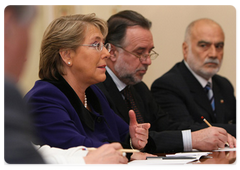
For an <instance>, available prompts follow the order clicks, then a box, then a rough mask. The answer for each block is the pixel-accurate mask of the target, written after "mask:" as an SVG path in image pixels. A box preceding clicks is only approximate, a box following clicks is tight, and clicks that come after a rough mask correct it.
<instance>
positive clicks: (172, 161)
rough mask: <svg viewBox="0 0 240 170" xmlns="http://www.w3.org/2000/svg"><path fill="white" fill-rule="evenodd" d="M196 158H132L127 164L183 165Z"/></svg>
mask: <svg viewBox="0 0 240 170" xmlns="http://www.w3.org/2000/svg"><path fill="white" fill-rule="evenodd" d="M195 160H196V159H167V160H166V159H165V160H163V159H161V158H159V159H148V160H134V161H131V162H129V163H128V165H184V164H187V163H189V162H192V161H195Z"/></svg>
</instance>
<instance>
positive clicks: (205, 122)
mask: <svg viewBox="0 0 240 170" xmlns="http://www.w3.org/2000/svg"><path fill="white" fill-rule="evenodd" d="M201 118H202V120H203V121H204V122H205V123H206V124H207V125H208V126H209V127H212V125H211V124H210V123H209V122H208V121H207V120H206V119H205V118H204V117H203V116H201ZM225 144H226V145H227V146H229V144H228V142H226V143H225Z"/></svg>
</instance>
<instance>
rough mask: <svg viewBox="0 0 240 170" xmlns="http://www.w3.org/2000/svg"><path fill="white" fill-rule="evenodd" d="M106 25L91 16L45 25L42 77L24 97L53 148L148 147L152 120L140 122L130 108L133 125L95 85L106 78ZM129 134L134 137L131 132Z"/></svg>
mask: <svg viewBox="0 0 240 170" xmlns="http://www.w3.org/2000/svg"><path fill="white" fill-rule="evenodd" d="M106 35H107V25H106V23H105V22H104V21H103V20H101V19H99V18H96V17H95V15H94V14H90V15H72V16H63V17H60V18H58V19H55V20H54V21H53V22H52V23H50V25H49V26H48V28H47V29H46V31H45V33H44V36H43V40H42V45H41V53H40V67H39V77H40V79H41V80H38V81H36V83H35V85H34V87H33V88H32V89H31V90H30V91H29V92H28V93H27V95H26V96H25V99H26V100H27V102H28V103H29V104H30V105H31V106H32V108H31V113H32V114H33V115H34V119H35V126H36V128H37V133H38V135H39V137H40V139H41V141H42V143H37V144H40V145H43V144H47V145H50V146H52V147H58V148H63V149H66V148H70V147H74V146H80V145H83V146H87V147H99V146H101V145H103V144H104V143H110V142H120V143H122V144H123V147H124V148H127V147H130V145H131V144H132V146H133V147H134V148H136V149H143V148H144V147H145V145H146V143H147V139H148V129H149V128H150V124H148V123H144V124H137V122H136V118H135V113H134V112H133V111H130V112H129V116H130V125H129V126H128V125H127V123H125V122H124V121H123V120H122V119H121V118H120V117H118V116H117V115H116V114H115V113H114V112H113V111H112V110H111V108H110V106H109V103H108V102H107V100H106V98H105V96H104V95H103V93H102V92H101V91H100V90H99V89H98V88H97V87H96V86H95V85H93V84H96V83H99V82H102V81H104V80H105V79H106V75H105V71H106V69H105V66H106V62H105V59H106V58H108V57H110V53H109V52H110V51H111V45H110V44H106V45H104V44H103V43H104V39H105V37H106ZM128 134H130V135H128Z"/></svg>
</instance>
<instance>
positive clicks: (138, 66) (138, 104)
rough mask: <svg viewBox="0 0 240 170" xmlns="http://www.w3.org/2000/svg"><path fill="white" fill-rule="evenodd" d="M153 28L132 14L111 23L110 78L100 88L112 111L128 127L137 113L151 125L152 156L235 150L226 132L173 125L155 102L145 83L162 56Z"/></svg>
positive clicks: (149, 145)
mask: <svg viewBox="0 0 240 170" xmlns="http://www.w3.org/2000/svg"><path fill="white" fill-rule="evenodd" d="M151 25H152V23H151V22H150V21H149V20H148V19H146V18H145V17H143V16H142V15H141V14H139V13H137V12H135V11H130V10H126V11H121V12H119V13H117V14H115V15H113V16H111V17H110V18H109V19H108V29H109V32H108V35H107V37H106V40H105V41H106V43H110V44H111V51H110V57H109V58H108V59H107V60H106V62H107V67H106V70H107V72H106V77H107V78H106V80H105V81H104V82H102V83H98V84H97V86H98V87H99V88H100V89H101V90H102V92H103V93H104V94H105V96H106V97H107V99H108V101H109V103H110V106H111V108H112V109H113V110H114V111H115V113H116V114H118V115H119V116H120V117H121V118H122V119H124V120H125V122H127V123H129V117H128V111H129V110H134V111H135V113H136V117H137V121H138V123H143V122H148V123H150V124H151V128H150V131H149V138H148V143H147V145H146V147H145V151H147V152H150V153H159V152H179V151H191V150H192V149H199V150H212V149H217V148H219V147H224V145H225V143H224V142H226V141H228V142H230V143H229V144H230V146H231V147H232V146H233V143H234V138H232V137H231V136H228V134H227V132H226V131H225V130H224V129H222V128H217V127H210V128H206V127H207V126H206V125H201V126H200V125H199V124H191V125H190V124H187V123H186V124H185V123H180V122H173V121H170V119H169V116H168V114H167V113H165V112H164V111H162V109H161V108H160V107H159V105H158V104H157V103H156V102H155V100H154V98H153V97H152V94H151V92H150V90H149V89H148V87H147V86H146V84H145V83H144V82H142V78H143V76H144V74H145V73H146V72H147V69H148V66H149V65H151V62H152V60H153V59H155V58H156V57H157V56H158V54H157V53H156V52H155V51H154V50H153V49H154V43H153V36H152V33H151V31H150V28H151ZM202 128H206V129H202ZM183 129H189V130H183ZM200 129H202V130H200ZM191 131H194V132H191ZM223 141H224V142H223Z"/></svg>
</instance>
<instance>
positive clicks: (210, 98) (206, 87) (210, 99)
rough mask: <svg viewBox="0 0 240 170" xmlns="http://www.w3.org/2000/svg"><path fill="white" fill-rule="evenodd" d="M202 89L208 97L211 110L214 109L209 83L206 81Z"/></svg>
mask: <svg viewBox="0 0 240 170" xmlns="http://www.w3.org/2000/svg"><path fill="white" fill-rule="evenodd" d="M204 89H205V91H206V93H207V95H208V99H209V101H210V103H211V106H212V110H213V111H215V102H214V97H213V91H212V89H211V83H210V82H208V83H207V85H206V86H205V87H204Z"/></svg>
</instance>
